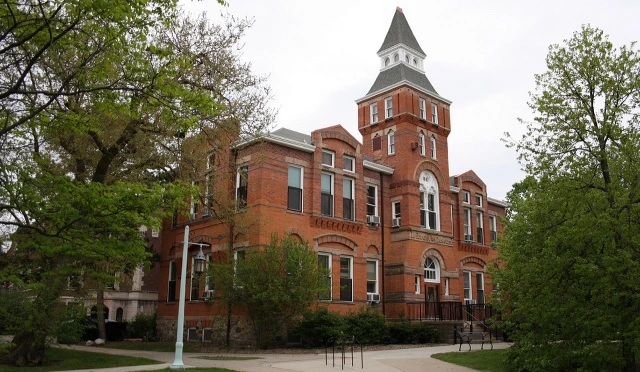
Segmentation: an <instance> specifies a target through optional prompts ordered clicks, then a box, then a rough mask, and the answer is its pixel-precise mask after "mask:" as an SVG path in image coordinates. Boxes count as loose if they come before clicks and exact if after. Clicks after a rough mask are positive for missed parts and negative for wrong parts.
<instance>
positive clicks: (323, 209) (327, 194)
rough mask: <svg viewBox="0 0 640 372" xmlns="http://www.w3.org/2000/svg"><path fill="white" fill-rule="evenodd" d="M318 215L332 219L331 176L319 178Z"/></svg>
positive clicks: (323, 175)
mask: <svg viewBox="0 0 640 372" xmlns="http://www.w3.org/2000/svg"><path fill="white" fill-rule="evenodd" d="M320 213H321V214H323V215H325V216H330V217H333V174H331V173H322V175H321V176H320Z"/></svg>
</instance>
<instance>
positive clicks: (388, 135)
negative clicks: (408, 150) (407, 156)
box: [387, 130, 396, 155]
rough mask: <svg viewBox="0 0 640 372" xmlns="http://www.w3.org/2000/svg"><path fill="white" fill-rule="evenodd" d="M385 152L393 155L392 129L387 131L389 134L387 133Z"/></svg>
mask: <svg viewBox="0 0 640 372" xmlns="http://www.w3.org/2000/svg"><path fill="white" fill-rule="evenodd" d="M387 145H388V148H387V153H388V154H389V155H393V154H395V153H396V135H395V133H393V131H392V130H390V131H389V134H387Z"/></svg>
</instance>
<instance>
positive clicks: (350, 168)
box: [342, 155, 356, 172]
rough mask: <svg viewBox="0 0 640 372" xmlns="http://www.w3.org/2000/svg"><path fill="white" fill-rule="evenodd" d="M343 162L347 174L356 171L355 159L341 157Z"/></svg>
mask: <svg viewBox="0 0 640 372" xmlns="http://www.w3.org/2000/svg"><path fill="white" fill-rule="evenodd" d="M342 159H343V161H344V170H346V171H347V172H355V171H356V159H355V158H352V157H351V156H346V155H345V156H343V157H342Z"/></svg>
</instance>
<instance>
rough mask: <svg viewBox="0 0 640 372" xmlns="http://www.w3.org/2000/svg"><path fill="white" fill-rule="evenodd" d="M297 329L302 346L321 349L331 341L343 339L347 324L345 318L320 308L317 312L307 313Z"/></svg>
mask: <svg viewBox="0 0 640 372" xmlns="http://www.w3.org/2000/svg"><path fill="white" fill-rule="evenodd" d="M297 328H298V332H299V334H300V342H301V343H302V346H304V347H320V346H325V345H326V344H327V343H328V342H329V341H330V340H333V339H337V338H340V337H343V336H344V334H345V331H346V322H345V319H344V317H343V316H341V315H339V314H336V313H332V312H330V311H329V310H327V309H326V308H324V307H320V308H318V309H316V310H315V311H307V312H305V313H304V314H303V318H302V320H301V321H300V323H299V324H298V327H297Z"/></svg>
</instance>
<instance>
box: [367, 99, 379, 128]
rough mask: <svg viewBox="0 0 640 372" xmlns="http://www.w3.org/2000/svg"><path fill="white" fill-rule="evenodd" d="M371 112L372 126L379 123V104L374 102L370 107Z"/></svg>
mask: <svg viewBox="0 0 640 372" xmlns="http://www.w3.org/2000/svg"><path fill="white" fill-rule="evenodd" d="M369 112H370V113H371V124H373V123H377V122H378V102H374V103H372V104H370V105H369Z"/></svg>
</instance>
